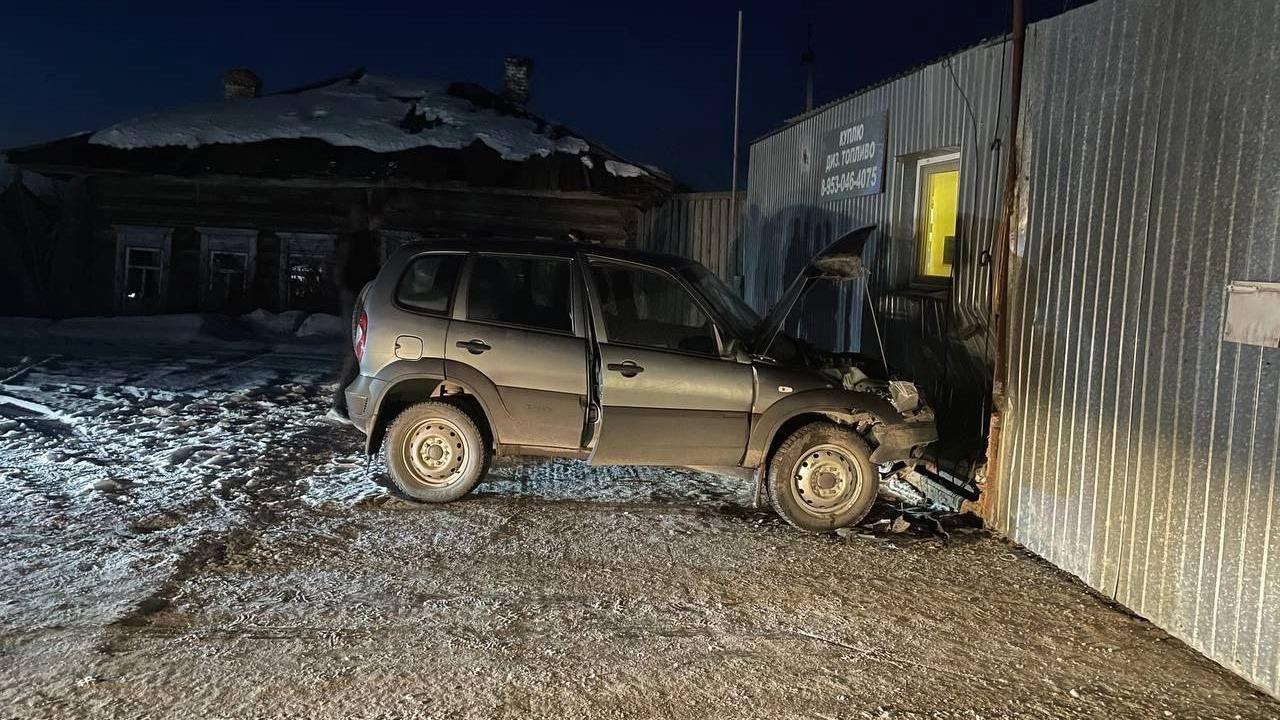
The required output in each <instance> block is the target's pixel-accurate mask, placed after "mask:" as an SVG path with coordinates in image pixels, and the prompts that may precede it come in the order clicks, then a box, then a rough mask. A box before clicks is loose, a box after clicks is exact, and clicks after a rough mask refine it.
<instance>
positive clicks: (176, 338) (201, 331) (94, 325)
mask: <svg viewBox="0 0 1280 720" xmlns="http://www.w3.org/2000/svg"><path fill="white" fill-rule="evenodd" d="M44 334H45V335H47V336H49V337H57V338H77V339H86V340H110V341H122V342H124V341H127V342H139V343H165V344H184V343H189V342H193V341H195V340H199V339H201V338H205V337H211V338H218V339H224V340H234V339H239V338H240V337H242V336H243V331H242V330H241V329H240V328H239V326H238V325H237V324H236V323H235V321H234V320H232V319H231V318H229V317H226V316H224V315H206V314H199V313H188V314H177V315H129V316H120V317H81V318H68V319H66V320H59V321H57V322H54V323H52V324H50V325H49V326H48V327H47V328H46V329H45V331H44Z"/></svg>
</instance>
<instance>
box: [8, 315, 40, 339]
mask: <svg viewBox="0 0 1280 720" xmlns="http://www.w3.org/2000/svg"><path fill="white" fill-rule="evenodd" d="M52 324H53V321H52V320H48V319H45V318H33V317H0V337H3V338H10V339H13V338H32V337H36V336H38V335H42V334H44V333H46V332H48V330H49V326H50V325H52Z"/></svg>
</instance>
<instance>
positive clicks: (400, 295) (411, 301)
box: [396, 253, 466, 315]
mask: <svg viewBox="0 0 1280 720" xmlns="http://www.w3.org/2000/svg"><path fill="white" fill-rule="evenodd" d="M465 258H466V256H465V255H462V254H459V253H452V254H443V253H441V254H435V255H420V256H418V257H416V258H414V259H413V261H412V262H410V263H409V267H408V268H406V269H405V271H404V274H403V275H401V276H400V283H399V284H398V285H397V286H396V302H398V303H399V304H400V305H402V306H404V307H406V308H408V309H410V310H417V311H419V312H426V313H433V314H441V315H442V314H445V313H447V312H449V301H450V300H451V299H452V298H453V286H454V283H456V282H457V280H458V271H459V270H460V269H461V268H462V261H463V259H465Z"/></svg>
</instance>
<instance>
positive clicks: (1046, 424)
mask: <svg viewBox="0 0 1280 720" xmlns="http://www.w3.org/2000/svg"><path fill="white" fill-rule="evenodd" d="M1278 68H1280V3H1276V2H1275V1H1274V0H1225V1H1224V2H1214V3H1204V2H1200V1H1199V0H1176V1H1170V0H1164V1H1161V2H1156V1H1155V0H1127V1H1124V2H1116V1H1108V2H1099V3H1096V4H1093V5H1089V6H1086V7H1084V8H1081V9H1078V10H1074V11H1072V12H1070V13H1067V14H1066V15H1063V16H1060V17H1058V18H1055V19H1051V20H1048V21H1045V22H1043V23H1039V24H1037V25H1035V26H1034V27H1033V28H1032V29H1031V31H1030V32H1029V36H1028V45H1027V56H1026V75H1025V86H1024V87H1025V89H1024V93H1025V95H1024V106H1023V110H1022V112H1023V115H1022V117H1023V128H1022V134H1021V137H1022V141H1021V142H1022V144H1021V146H1020V147H1021V150H1022V152H1021V153H1020V156H1021V158H1022V160H1021V162H1022V173H1023V180H1022V182H1023V184H1024V187H1023V188H1022V211H1021V222H1020V224H1019V226H1018V230H1019V234H1018V236H1017V241H1016V243H1015V247H1014V257H1013V264H1012V266H1011V267H1012V270H1013V276H1012V278H1011V280H1012V288H1011V303H1012V304H1011V308H1010V318H1011V327H1010V345H1011V347H1010V352H1011V355H1010V357H1011V365H1010V390H1011V398H1012V409H1011V413H1010V415H1009V416H1008V417H1007V419H1006V421H1005V438H1006V443H1005V451H1004V452H1003V453H1002V455H1003V457H1002V458H1001V460H1002V463H1001V465H1002V467H1001V472H1000V478H1001V485H1000V487H999V488H997V492H998V494H997V496H996V498H995V500H996V505H997V510H996V517H995V521H996V524H997V527H999V528H1000V529H1001V530H1002V531H1004V532H1005V533H1007V534H1008V535H1009V536H1010V537H1012V538H1013V539H1015V540H1017V541H1019V542H1021V543H1024V544H1025V545H1027V547H1029V548H1031V549H1032V550H1034V551H1035V552H1036V553H1038V554H1040V555H1042V556H1044V557H1045V558H1047V559H1049V560H1050V561H1052V562H1053V563H1055V564H1056V565H1058V566H1060V567H1062V568H1064V569H1066V570H1068V571H1070V572H1072V573H1075V574H1076V575H1078V576H1080V577H1081V578H1083V579H1084V580H1085V581H1087V582H1088V583H1089V584H1090V585H1092V586H1093V587H1095V588H1097V589H1099V590H1101V591H1102V592H1104V593H1106V594H1107V595H1111V596H1114V597H1115V598H1116V599H1118V600H1119V601H1120V602H1122V603H1124V604H1125V605H1127V606H1129V607H1130V608H1132V609H1134V610H1135V611H1137V612H1138V613H1139V614H1141V615H1143V616H1145V617H1148V618H1150V619H1151V620H1152V621H1153V622H1155V623H1156V624H1158V625H1160V626H1161V627H1164V628H1165V629H1167V630H1169V631H1170V632H1172V633H1173V634H1174V635H1177V636H1178V637H1180V638H1182V639H1184V640H1186V641H1187V642H1188V643H1190V644H1191V645H1193V646H1194V647H1196V648H1198V649H1200V650H1201V651H1203V652H1204V653H1205V654H1207V655H1208V656H1210V657H1212V658H1214V659H1215V660H1217V661H1218V662H1220V663H1222V664H1224V665H1226V666H1228V667H1230V668H1233V669H1235V670H1236V671H1238V672H1240V673H1241V674H1243V675H1244V676H1246V677H1248V678H1250V679H1251V680H1253V681H1254V682H1256V683H1258V684H1260V685H1262V686H1264V687H1266V688H1268V689H1270V690H1271V691H1272V692H1273V693H1280V647H1278V646H1280V498H1277V494H1276V490H1277V480H1278V479H1280V478H1277V463H1276V461H1277V453H1278V448H1280V417H1278V416H1277V408H1278V407H1280V349H1276V348H1266V349H1264V348H1261V347H1255V346H1249V345H1239V344H1235V343H1231V342H1225V341H1222V340H1221V339H1220V337H1221V334H1222V318H1223V298H1224V288H1225V285H1226V284H1227V283H1228V282H1230V281H1232V280H1262V281H1277V280H1280V249H1278V248H1280V239H1278V238H1280V228H1278V226H1277V223H1278V222H1280V132H1278V131H1277V128H1280V71H1278Z"/></svg>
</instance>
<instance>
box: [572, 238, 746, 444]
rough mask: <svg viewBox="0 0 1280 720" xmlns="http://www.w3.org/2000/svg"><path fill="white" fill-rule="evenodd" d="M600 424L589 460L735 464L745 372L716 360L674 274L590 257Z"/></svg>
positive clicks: (709, 326)
mask: <svg viewBox="0 0 1280 720" xmlns="http://www.w3.org/2000/svg"><path fill="white" fill-rule="evenodd" d="M588 264H589V267H590V273H589V276H590V279H591V286H592V310H593V314H594V316H595V317H596V319H597V322H596V333H597V339H598V341H599V346H600V363H601V364H600V373H601V404H602V405H603V418H602V422H601V426H600V431H599V437H598V440H597V443H596V447H595V449H594V452H593V453H592V455H591V462H592V463H594V464H605V465H607V464H649V465H737V464H738V462H739V461H740V460H741V458H742V454H743V451H744V449H745V447H746V442H747V432H748V429H749V415H750V412H751V400H752V394H753V391H754V378H753V376H752V371H751V366H750V365H749V364H747V363H741V362H738V361H736V360H734V359H731V358H726V357H723V354H722V347H721V342H720V337H719V333H718V331H717V328H716V326H715V323H714V322H713V321H712V319H711V316H710V315H709V314H708V312H707V310H706V308H704V307H703V306H702V304H701V303H699V302H698V301H697V299H696V298H695V296H694V295H693V294H692V293H691V292H690V291H689V289H688V288H686V287H685V286H684V284H683V283H682V282H680V281H679V280H678V279H677V278H676V277H675V276H674V275H672V274H670V273H667V272H665V271H663V270H660V269H657V268H651V267H647V266H644V265H638V264H634V263H628V262H622V261H616V260H609V259H603V258H591V259H590V260H589V263H588Z"/></svg>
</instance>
